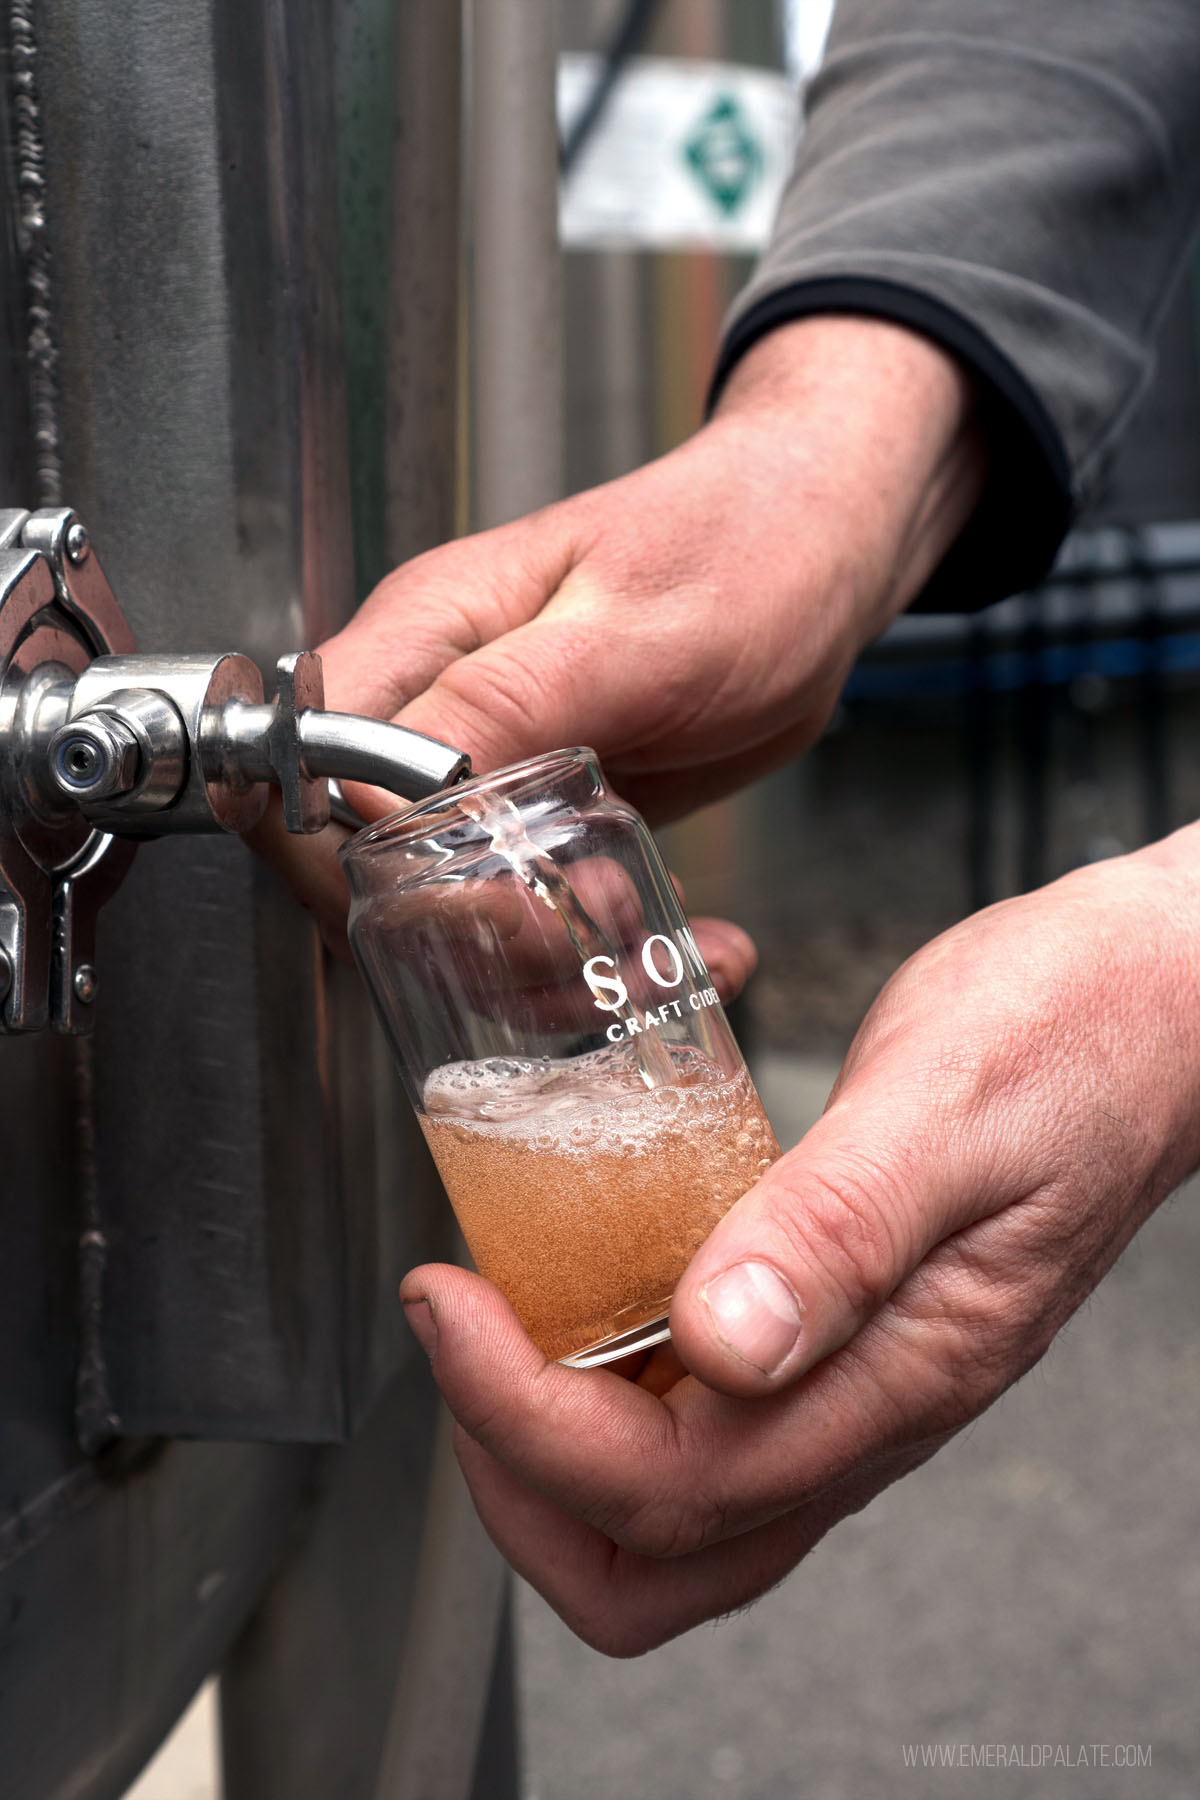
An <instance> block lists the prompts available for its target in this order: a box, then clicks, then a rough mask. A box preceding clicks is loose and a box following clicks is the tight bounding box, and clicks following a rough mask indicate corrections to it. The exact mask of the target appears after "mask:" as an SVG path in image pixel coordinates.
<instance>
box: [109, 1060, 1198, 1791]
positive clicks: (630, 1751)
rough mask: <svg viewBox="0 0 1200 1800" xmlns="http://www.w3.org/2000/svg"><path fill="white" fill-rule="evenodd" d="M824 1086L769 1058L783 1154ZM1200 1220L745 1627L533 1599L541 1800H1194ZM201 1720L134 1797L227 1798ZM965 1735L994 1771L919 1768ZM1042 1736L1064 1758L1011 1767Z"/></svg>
mask: <svg viewBox="0 0 1200 1800" xmlns="http://www.w3.org/2000/svg"><path fill="white" fill-rule="evenodd" d="M830 1078H831V1070H830V1069H829V1068H827V1067H825V1066H823V1065H819V1064H816V1065H814V1064H806V1063H797V1062H794V1061H787V1062H785V1061H782V1060H776V1061H773V1062H770V1063H768V1064H767V1065H766V1067H765V1069H764V1070H763V1071H762V1072H761V1074H760V1082H761V1085H762V1087H763V1091H764V1098H765V1099H766V1102H767V1107H768V1110H769V1111H770V1112H771V1115H772V1118H773V1119H774V1120H775V1121H776V1124H777V1127H778V1128H779V1130H780V1135H781V1137H784V1138H788V1139H791V1138H794V1137H795V1136H797V1135H799V1133H800V1131H801V1130H802V1129H803V1128H804V1126H805V1124H806V1123H807V1121H808V1120H809V1119H810V1118H812V1117H813V1116H815V1114H816V1113H817V1112H818V1111H819V1110H820V1105H821V1102H822V1100H823V1098H824V1093H825V1090H826V1088H827V1086H828V1082H829V1080H830ZM1198 1203H1200V1188H1197V1186H1196V1185H1195V1184H1193V1186H1192V1188H1191V1189H1189V1190H1185V1191H1184V1193H1183V1194H1181V1195H1180V1196H1178V1197H1177V1198H1176V1199H1175V1200H1174V1201H1172V1202H1171V1203H1169V1204H1168V1206H1167V1207H1166V1208H1164V1209H1163V1210H1162V1211H1161V1212H1160V1213H1159V1214H1158V1216H1157V1217H1156V1218H1155V1219H1154V1220H1153V1221H1152V1222H1151V1224H1150V1225H1149V1226H1148V1227H1147V1229H1146V1230H1145V1231H1144V1232H1143V1233H1142V1234H1141V1236H1140V1238H1139V1239H1138V1240H1137V1241H1136V1242H1135V1243H1134V1245H1133V1246H1132V1247H1131V1249H1130V1250H1129V1251H1127V1252H1126V1254H1125V1256H1124V1257H1123V1259H1122V1261H1121V1262H1120V1264H1119V1265H1118V1267H1117V1268H1116V1270H1114V1272H1113V1273H1112V1274H1111V1275H1110V1276H1109V1277H1108V1279H1107V1281H1106V1282H1105V1283H1104V1284H1103V1286H1102V1287H1101V1289H1100V1291H1099V1293H1098V1294H1097V1296H1096V1297H1095V1299H1094V1300H1093V1301H1092V1302H1091V1303H1090V1305H1089V1306H1088V1307H1087V1308H1086V1309H1085V1311H1084V1313H1083V1314H1081V1315H1080V1316H1079V1317H1077V1319H1076V1320H1075V1321H1074V1323H1073V1324H1072V1325H1071V1326H1070V1327H1069V1328H1068V1330H1067V1331H1066V1332H1065V1333H1064V1334H1063V1335H1062V1336H1061V1337H1060V1339H1059V1341H1058V1343H1057V1345H1056V1346H1055V1348H1054V1349H1053V1350H1052V1351H1051V1353H1050V1355H1049V1356H1048V1357H1047V1358H1046V1360H1045V1361H1044V1362H1043V1363H1042V1364H1041V1366H1040V1367H1039V1368H1038V1369H1037V1370H1035V1371H1034V1373H1033V1374H1032V1375H1031V1376H1029V1377H1028V1378H1027V1379H1026V1380H1025V1381H1024V1382H1022V1383H1021V1384H1020V1386H1019V1387H1018V1388H1017V1389H1015V1390H1014V1391H1013V1392H1012V1393H1011V1394H1009V1395H1007V1396H1006V1397H1005V1399H1004V1400H1003V1401H1002V1402H1001V1403H1000V1404H999V1405H998V1406H996V1407H994V1408H993V1409H992V1411H991V1412H990V1413H989V1414H987V1415H986V1416H985V1418H983V1419H982V1420H981V1421H980V1422H979V1423H978V1424H977V1425H976V1426H975V1427H974V1428H973V1429H972V1430H971V1431H970V1432H969V1433H968V1434H966V1435H965V1436H964V1437H962V1438H960V1439H959V1440H958V1441H957V1442H956V1443H955V1444H953V1445H952V1446H951V1447H950V1448H949V1449H948V1450H946V1451H943V1453H942V1454H941V1455H940V1456H939V1457H937V1458H935V1460H934V1461H933V1462H932V1463H931V1464H930V1465H928V1466H927V1467H926V1468H925V1469H923V1470H920V1471H918V1473H917V1474H916V1475H913V1476H910V1477H909V1478H908V1480H907V1481H905V1482H903V1483H901V1484H900V1486H898V1487H896V1488H893V1489H891V1490H890V1491H889V1492H888V1493H886V1494H884V1495H883V1496H882V1497H881V1498H880V1499H879V1500H877V1501H876V1502H875V1503H874V1504H873V1505H872V1506H870V1507H869V1508H868V1509H867V1511H866V1512H865V1513H863V1514H861V1515H860V1516H859V1517H857V1518H855V1519H851V1520H848V1521H847V1522H846V1523H845V1524H843V1525H841V1526H840V1527H839V1528H838V1529H837V1530H836V1531H835V1532H834V1533H833V1534H832V1535H831V1536H830V1537H829V1538H828V1539H826V1541H825V1543H824V1544H823V1545H821V1546H820V1548H819V1549H818V1550H817V1551H816V1552H815V1554H814V1555H813V1556H812V1557H811V1558H810V1559H809V1560H808V1562H807V1563H806V1564H805V1566H804V1567H803V1568H802V1569H801V1570H800V1571H798V1572H797V1573H796V1574H794V1575H793V1576H792V1577H791V1578H790V1579H789V1580H788V1581H787V1582H786V1583H785V1584H784V1585H783V1586H782V1587H781V1588H780V1589H778V1590H777V1591H776V1592H775V1593H774V1594H772V1595H769V1596H768V1597H767V1599H765V1600H764V1601H762V1602H760V1604H759V1605H758V1606H757V1607H756V1608H754V1609H753V1611H751V1612H750V1613H748V1614H747V1615H745V1616H743V1617H741V1618H738V1619H734V1620H732V1621H729V1622H727V1623H725V1624H722V1625H720V1626H715V1627H709V1628H705V1629H703V1630H700V1631H697V1632H693V1633H692V1634H691V1635H690V1636H689V1637H687V1638H685V1639H684V1640H683V1641H682V1642H679V1643H676V1644H672V1645H668V1646H667V1647H666V1648H665V1649H663V1650H660V1651H657V1652H655V1653H654V1654H652V1655H651V1656H648V1657H644V1658H642V1659H641V1660H640V1661H638V1662H636V1663H613V1662H609V1661H607V1660H606V1659H604V1658H603V1657H599V1656H596V1655H594V1654H593V1653H592V1652H590V1651H588V1650H586V1649H585V1648H584V1647H583V1646H582V1645H581V1644H580V1643H578V1642H577V1641H576V1640H575V1639H574V1638H572V1637H571V1635H570V1634H569V1633H568V1632H567V1631H566V1630H565V1628H564V1627H563V1626H562V1625H560V1624H559V1622H558V1620H557V1619H556V1618H555V1617H554V1615H553V1614H552V1613H551V1612H550V1611H549V1609H548V1608H547V1607H546V1606H545V1605H544V1604H543V1603H542V1602H541V1601H540V1600H539V1599H538V1598H537V1597H536V1596H535V1595H533V1594H532V1593H531V1592H529V1591H528V1590H524V1589H523V1590H522V1593H521V1596H520V1604H519V1619H520V1654H521V1683H522V1714H523V1729H524V1739H525V1761H526V1766H527V1800H975V1797H976V1796H979V1797H981V1800H982V1797H983V1796H986V1797H987V1800H1043V1797H1044V1796H1055V1797H1057V1796H1064V1797H1072V1796H1076V1795H1078V1796H1087V1800H1110V1797H1112V1800H1118V1797H1121V1800H1123V1797H1124V1796H1127V1795H1136V1796H1140V1797H1143V1800H1195V1796H1196V1795H1197V1793H1198V1792H1200V1698H1198V1696H1200V1556H1198V1554H1197V1549H1198V1546H1200V1308H1198V1306H1197V1300H1196V1291H1197V1275H1198V1273H1200V1209H1198ZM210 1720H211V1712H210V1711H206V1710H205V1709H204V1708H203V1707H202V1708H201V1709H199V1710H198V1711H197V1712H196V1713H195V1714H193V1716H192V1717H191V1719H190V1720H189V1721H188V1722H187V1724H186V1726H185V1728H184V1731H183V1733H182V1734H181V1735H180V1736H177V1738H176V1739H175V1740H173V1741H172V1743H171V1744H170V1745H168V1747H167V1749H166V1751H165V1752H164V1754H163V1757H162V1758H161V1759H160V1761H159V1763H158V1764H157V1765H156V1766H155V1767H154V1768H153V1769H152V1770H151V1771H149V1772H148V1774H147V1776H146V1777H144V1778H143V1782H142V1783H140V1784H139V1785H138V1787H137V1788H136V1789H135V1790H134V1794H135V1795H136V1800H216V1792H217V1790H216V1787H215V1782H214V1777H213V1775H212V1765H211V1752H210V1730H211V1724H210ZM960 1745H961V1746H967V1748H966V1749H965V1750H962V1751H959V1750H958V1749H957V1748H956V1749H955V1751H954V1754H955V1755H961V1756H963V1757H964V1758H965V1759H966V1760H967V1761H968V1763H969V1759H970V1755H971V1748H970V1747H971V1746H975V1754H976V1756H989V1755H990V1756H991V1758H992V1762H993V1766H992V1767H978V1766H977V1767H975V1768H974V1769H972V1768H971V1767H969V1766H967V1767H952V1768H945V1767H935V1768H925V1767H921V1766H917V1767H915V1768H913V1767H908V1766H906V1763H905V1747H906V1746H911V1747H914V1751H913V1753H914V1754H915V1755H916V1757H917V1758H918V1760H919V1759H920V1757H921V1755H922V1748H921V1747H922V1746H944V1747H949V1746H955V1747H957V1746H960ZM989 1745H990V1746H996V1747H997V1748H994V1749H992V1750H990V1751H989V1750H988V1749H987V1748H986V1746H989ZM1043 1745H1051V1746H1055V1747H1056V1749H1057V1747H1061V1749H1058V1754H1059V1755H1069V1756H1070V1757H1071V1758H1072V1760H1073V1766H1070V1767H1065V1766H1062V1765H1061V1764H1060V1765H1059V1766H1052V1767H1050V1768H1037V1767H1029V1766H1026V1767H1024V1768H1022V1767H1019V1766H1010V1767H1007V1768H1003V1767H998V1766H995V1765H996V1764H997V1763H998V1761H999V1759H1000V1757H1001V1756H1002V1755H1007V1756H1023V1757H1024V1758H1025V1761H1026V1763H1027V1764H1028V1763H1029V1762H1030V1761H1031V1760H1032V1758H1033V1756H1035V1755H1039V1756H1040V1755H1041V1754H1043V1753H1042V1751H1041V1750H1040V1748H1038V1749H1037V1750H1034V1749H1032V1748H1031V1747H1032V1746H1038V1747H1040V1746H1043ZM1094 1746H1108V1747H1110V1748H1109V1749H1108V1755H1109V1757H1110V1759H1111V1758H1115V1757H1116V1756H1117V1755H1119V1754H1121V1749H1118V1747H1122V1748H1123V1747H1125V1746H1141V1747H1143V1748H1142V1754H1143V1755H1144V1754H1145V1747H1148V1748H1149V1753H1150V1757H1151V1761H1150V1765H1149V1767H1146V1766H1142V1767H1132V1768H1130V1767H1117V1766H1114V1763H1113V1762H1112V1761H1111V1760H1110V1762H1109V1764H1108V1765H1107V1766H1105V1765H1104V1764H1103V1762H1102V1761H1101V1758H1102V1757H1103V1755H1104V1752H1103V1751H1102V1750H1099V1749H1094V1748H1093V1747H1094ZM1081 1753H1083V1754H1086V1756H1087V1758H1088V1762H1087V1764H1086V1765H1084V1764H1081V1762H1080V1757H1081ZM1094 1764H1096V1765H1098V1766H1093V1765H1094ZM331 1800H334V1797H333V1796H331Z"/></svg>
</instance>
